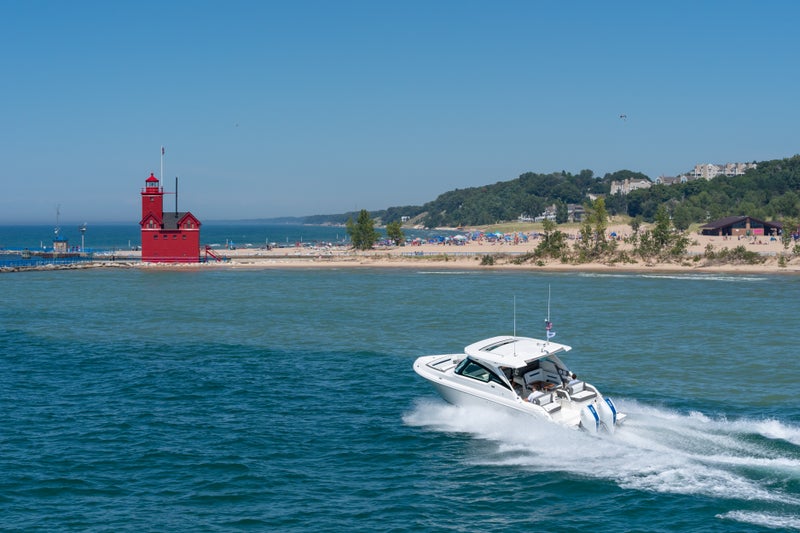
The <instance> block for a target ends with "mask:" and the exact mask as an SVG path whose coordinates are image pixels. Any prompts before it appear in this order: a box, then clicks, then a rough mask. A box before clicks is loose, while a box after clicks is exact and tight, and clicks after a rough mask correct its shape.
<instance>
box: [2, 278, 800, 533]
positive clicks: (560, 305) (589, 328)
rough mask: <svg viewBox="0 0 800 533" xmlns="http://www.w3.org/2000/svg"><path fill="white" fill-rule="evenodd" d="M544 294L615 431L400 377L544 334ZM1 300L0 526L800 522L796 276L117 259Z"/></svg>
mask: <svg viewBox="0 0 800 533" xmlns="http://www.w3.org/2000/svg"><path fill="white" fill-rule="evenodd" d="M548 290H550V291H551V293H552V298H551V306H550V315H551V319H552V320H553V322H554V324H555V328H554V329H555V330H556V331H557V340H559V341H560V342H563V343H566V344H569V345H571V346H573V351H572V352H570V353H569V354H568V355H567V356H565V359H566V361H567V363H568V364H569V365H570V366H571V367H572V368H573V370H575V371H576V372H578V374H579V375H581V377H583V378H585V379H587V380H589V381H590V382H592V383H594V384H595V385H597V386H598V387H600V388H601V390H602V391H603V392H605V393H606V394H607V395H609V396H611V397H613V398H614V399H615V401H616V403H617V405H618V407H620V409H621V410H623V411H625V412H627V413H628V416H629V420H628V421H627V423H626V425H625V426H624V427H623V428H622V429H621V430H620V431H619V432H618V433H617V434H616V435H615V436H614V437H613V438H594V437H590V436H588V435H585V434H582V433H579V432H575V431H572V430H567V429H563V428H560V427H558V426H553V425H551V424H547V423H545V422H535V421H520V420H517V419H514V418H512V417H511V416H510V415H506V414H502V413H495V412H489V411H481V410H474V409H473V410H467V409H461V408H457V407H453V406H450V405H448V404H446V403H444V402H443V401H441V400H440V399H439V398H438V396H436V394H435V393H434V391H433V389H432V388H431V387H429V386H428V385H427V383H425V382H424V381H423V380H422V379H421V378H419V377H418V376H416V374H414V372H413V371H412V369H411V365H412V362H413V360H414V358H415V357H417V356H419V355H423V354H431V353H447V352H457V351H460V350H461V349H462V348H463V346H464V345H466V344H469V343H471V342H474V341H476V340H479V339H481V338H484V337H488V336H492V335H497V334H506V333H512V332H513V331H514V328H515V327H516V331H517V333H518V334H524V335H533V336H539V335H541V333H542V324H543V320H544V318H545V316H546V313H547V294H548ZM0 295H1V296H2V307H0V450H2V453H1V454H0V472H2V476H0V528H1V529H6V530H42V531H70V530H80V531H101V530H102V531H134V530H148V531H150V530H152V531H168V530H179V531H227V530H238V529H250V530H264V531H464V532H467V531H742V530H747V531H774V530H779V529H782V530H800V518H798V516H800V407H798V401H797V393H798V391H800V386H798V384H797V379H798V376H800V363H799V362H798V358H797V349H796V346H797V337H798V333H800V328H798V326H797V325H796V324H795V322H796V310H797V302H798V301H799V300H798V297H800V284H798V282H797V278H796V277H793V276H712V275H681V276H645V275H596V274H595V275H592V274H542V273H531V272H525V273H520V272H491V271H469V272H467V271H464V272H459V271H446V272H438V271H435V270H428V271H424V270H402V269H397V270H394V269H374V270H333V269H321V270H305V269H302V270H301V269H298V270H211V269H208V270H202V269H201V270H197V271H184V270H181V271H169V270H166V271H152V270H149V271H148V270H139V269H132V270H116V269H112V270H76V271H60V272H24V273H9V274H3V275H0ZM515 302H516V303H515ZM515 308H516V312H515ZM515 316H516V319H515Z"/></svg>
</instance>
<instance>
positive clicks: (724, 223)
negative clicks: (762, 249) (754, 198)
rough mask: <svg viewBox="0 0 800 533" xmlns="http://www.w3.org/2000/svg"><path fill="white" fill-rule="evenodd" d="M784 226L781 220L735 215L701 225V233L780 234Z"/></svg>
mask: <svg viewBox="0 0 800 533" xmlns="http://www.w3.org/2000/svg"><path fill="white" fill-rule="evenodd" d="M782 228H783V224H781V223H780V222H764V221H763V220H758V219H757V218H753V217H748V216H733V217H725V218H720V219H717V220H714V221H713V222H709V223H708V224H706V225H704V226H700V233H701V234H703V235H718V236H728V237H751V236H754V235H773V236H778V235H780V234H781V229H782Z"/></svg>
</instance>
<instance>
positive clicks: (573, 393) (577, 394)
mask: <svg viewBox="0 0 800 533" xmlns="http://www.w3.org/2000/svg"><path fill="white" fill-rule="evenodd" d="M567 392H568V393H569V397H570V399H571V400H572V401H573V402H583V401H586V400H591V399H592V398H594V397H595V396H597V393H596V392H594V391H593V390H589V389H587V388H586V386H585V383H584V382H583V381H580V380H574V381H571V382H570V384H569V385H568V386H567Z"/></svg>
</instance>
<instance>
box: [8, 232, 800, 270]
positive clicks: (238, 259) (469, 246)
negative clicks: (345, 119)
mask: <svg viewBox="0 0 800 533" xmlns="http://www.w3.org/2000/svg"><path fill="white" fill-rule="evenodd" d="M628 231H630V227H628V226H623V225H619V226H615V227H611V228H609V232H615V233H616V234H617V235H620V238H618V239H617V249H618V251H622V252H625V251H627V252H630V251H632V246H631V245H629V244H628V243H625V242H624V239H623V238H622V237H624V236H626V233H627V232H628ZM689 239H690V242H691V244H690V246H689V247H688V248H687V250H686V255H685V256H684V257H683V258H682V259H681V260H680V261H678V262H645V261H643V260H641V259H637V261H636V262H631V263H621V262H616V263H603V262H592V263H577V264H573V263H562V262H561V261H560V260H558V259H549V260H546V261H537V262H536V263H534V262H526V263H523V264H515V263H514V261H515V258H518V257H520V256H526V255H527V254H531V253H533V252H534V250H535V249H536V247H537V245H538V243H539V241H538V240H537V239H532V240H529V241H527V242H519V243H508V242H487V241H470V242H467V243H464V244H455V243H449V244H442V243H438V244H433V243H422V244H415V245H406V246H393V247H378V248H374V249H372V250H368V251H355V250H353V249H351V248H346V247H343V246H318V247H314V246H305V245H303V246H295V247H287V248H272V249H266V248H242V249H234V250H227V249H223V250H219V249H215V250H214V253H215V254H216V255H217V256H219V257H220V258H221V259H222V260H221V261H217V260H215V259H214V258H213V257H210V256H209V257H208V258H207V261H206V262H200V263H142V262H141V261H140V258H141V252H132V251H129V252H116V253H115V255H114V256H113V259H112V258H111V257H103V256H100V257H97V258H96V259H95V260H94V261H86V262H81V263H75V264H64V265H53V264H47V265H37V266H17V267H3V268H0V272H10V271H30V270H57V269H63V270H74V269H81V268H143V269H154V270H185V269H207V268H213V269H270V268H273V269H281V268H306V269H314V268H319V269H322V268H324V269H328V268H401V269H419V270H423V269H439V270H457V269H462V270H464V269H468V270H474V271H478V270H488V271H521V272H523V271H530V272H592V273H643V274H647V273H661V274H680V273H683V274H715V273H717V274H766V275H771V274H782V275H798V274H800V255H797V254H794V253H792V251H793V249H794V244H793V245H792V246H790V247H789V248H788V249H786V248H784V247H783V245H782V243H781V242H780V241H779V240H770V239H769V238H768V237H763V236H762V237H755V238H752V237H751V238H747V239H745V238H735V237H734V238H726V237H718V236H707V235H697V234H694V235H689ZM739 247H743V248H744V249H745V250H747V251H748V252H756V253H758V254H759V255H760V256H761V257H762V258H763V259H764V261H763V262H762V263H758V264H750V263H716V262H714V261H713V260H709V259H708V258H707V257H706V252H708V251H709V250H711V251H714V252H722V251H723V250H725V249H727V250H733V249H735V248H739ZM487 257H490V258H491V259H486V258H487ZM781 263H782V264H781Z"/></svg>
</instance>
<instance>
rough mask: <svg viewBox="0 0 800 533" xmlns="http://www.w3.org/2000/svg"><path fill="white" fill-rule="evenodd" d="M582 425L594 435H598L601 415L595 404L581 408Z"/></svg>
mask: <svg viewBox="0 0 800 533" xmlns="http://www.w3.org/2000/svg"><path fill="white" fill-rule="evenodd" d="M581 427H582V428H583V429H584V430H586V431H588V432H589V433H591V434H592V435H596V434H597V432H598V431H599V430H600V415H599V414H598V413H597V410H596V409H595V408H594V405H593V404H589V405H587V406H586V407H584V408H583V409H581Z"/></svg>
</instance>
